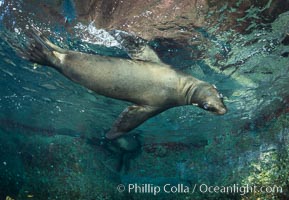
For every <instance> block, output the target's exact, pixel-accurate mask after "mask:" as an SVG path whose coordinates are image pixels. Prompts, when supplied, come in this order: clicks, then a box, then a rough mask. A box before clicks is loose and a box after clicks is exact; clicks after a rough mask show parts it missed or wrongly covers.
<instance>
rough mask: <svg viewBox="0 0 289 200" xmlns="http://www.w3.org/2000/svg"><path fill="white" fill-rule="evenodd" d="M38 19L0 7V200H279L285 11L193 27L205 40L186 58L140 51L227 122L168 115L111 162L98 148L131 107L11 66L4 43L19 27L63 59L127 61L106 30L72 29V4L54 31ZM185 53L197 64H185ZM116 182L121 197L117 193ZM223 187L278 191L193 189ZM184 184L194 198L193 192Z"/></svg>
mask: <svg viewBox="0 0 289 200" xmlns="http://www.w3.org/2000/svg"><path fill="white" fill-rule="evenodd" d="M44 2H46V1H44ZM47 2H48V1H47ZM47 2H46V3H47ZM269 2H270V1H269ZM47 4H48V5H51V6H55V5H56V4H57V3H56V2H54V3H51V2H50V3H47ZM268 5H269V6H270V4H268ZM41 9H42V8H41V7H40V8H38V9H36V8H35V7H33V4H28V3H27V2H26V3H25V1H5V0H0V11H1V12H0V23H1V24H0V43H1V46H0V70H1V74H0V83H1V84H0V91H1V96H0V102H1V104H0V199H5V198H6V197H8V196H9V197H11V198H13V199H148V198H155V199H177V198H178V199H242V198H245V197H246V198H248V199H254V198H255V199H257V198H261V199H288V198H289V193H288V192H289V190H288V188H289V184H288V170H289V168H288V167H287V164H286V163H287V161H289V158H288V150H289V143H288V141H289V137H288V134H289V131H288V130H289V129H288V128H289V121H288V120H289V119H288V117H289V115H288V111H289V110H288V96H289V90H288V85H289V82H288V80H289V73H288V70H289V60H288V53H289V46H288V37H289V36H288V33H289V12H285V11H284V12H282V13H280V14H279V15H278V16H276V17H274V19H272V20H271V21H266V20H264V23H263V24H256V23H255V22H254V20H252V19H254V17H256V16H257V14H259V12H261V10H260V9H255V8H253V7H252V8H251V9H250V10H249V11H248V12H247V17H244V18H243V19H242V20H247V21H248V22H251V23H252V24H251V26H249V27H250V29H249V30H247V31H246V32H243V33H237V32H236V31H233V30H227V31H224V32H216V31H215V30H216V28H218V26H219V25H218V24H217V25H215V26H214V27H208V28H206V29H205V28H204V29H203V28H202V29H196V30H194V31H197V32H199V33H200V34H201V35H202V36H203V37H204V38H206V39H207V41H208V42H206V43H201V44H200V45H198V46H194V45H192V46H191V47H190V48H189V49H190V50H191V51H188V49H187V48H184V47H181V46H178V45H175V44H174V43H173V42H170V41H167V42H164V41H162V40H154V41H149V44H150V45H151V46H152V47H153V48H154V49H155V50H156V51H157V53H158V54H159V55H160V58H161V59H162V60H163V61H164V62H166V63H168V64H170V65H172V66H173V67H174V68H176V69H179V70H182V71H184V72H186V73H188V74H191V75H193V76H195V77H197V78H199V79H202V80H204V81H207V82H209V83H211V84H215V85H217V87H218V89H219V90H220V91H221V92H222V93H223V95H224V97H225V98H224V101H225V104H226V105H227V107H228V113H227V114H226V115H224V116H215V115H212V114H210V113H207V112H205V111H203V110H201V109H198V108H195V107H191V106H184V107H179V108H173V109H170V110H168V111H166V112H164V113H161V114H160V115H158V116H156V117H154V118H152V119H150V120H149V121H147V122H145V123H144V124H143V125H141V126H140V127H138V128H137V129H135V130H133V131H132V132H131V133H130V135H129V136H128V138H130V139H131V138H132V140H136V138H134V137H133V136H132V135H137V140H139V142H140V143H141V146H137V149H135V150H134V151H133V152H120V151H118V153H115V151H113V150H111V149H107V148H106V145H101V144H100V141H99V139H100V138H101V137H102V136H103V134H104V133H105V131H107V130H108V129H109V128H110V127H111V125H112V123H113V122H114V120H115V119H116V118H117V116H118V115H119V113H120V112H121V111H122V110H123V109H124V108H125V107H127V106H128V105H130V103H129V102H122V101H118V100H114V99H110V98H106V97H102V96H100V95H97V94H95V93H93V92H92V91H90V90H88V89H86V88H84V87H82V86H80V85H78V84H75V83H73V82H71V81H70V80H68V79H66V78H65V77H63V76H62V75H61V74H60V73H58V72H57V71H55V70H53V69H51V68H49V67H47V66H40V65H35V64H33V63H30V62H28V61H26V60H24V59H22V58H20V57H19V56H18V55H17V54H16V53H15V52H14V50H13V48H12V47H11V46H9V45H8V41H7V38H8V37H7V33H8V35H9V38H10V40H13V41H17V42H18V43H21V42H25V37H24V32H23V29H25V26H26V25H27V23H29V24H34V25H35V26H37V27H38V28H39V29H40V30H41V31H43V32H44V33H45V35H47V37H48V38H49V39H50V40H51V41H53V42H54V43H56V44H58V45H60V46H61V47H64V48H69V49H71V50H76V51H82V52H87V53H92V54H100V55H106V56H115V57H122V58H126V59H128V58H129V56H128V53H127V52H126V50H127V49H125V48H124V47H123V45H122V43H120V42H119V41H117V40H116V39H115V38H114V37H113V36H114V35H113V34H112V32H108V31H106V30H103V29H100V28H98V27H95V26H94V25H93V23H91V24H85V23H81V22H80V21H78V19H77V13H76V10H75V7H74V4H73V1H70V0H67V1H62V3H61V6H60V9H61V15H62V17H63V18H64V19H65V20H64V21H63V20H59V21H54V22H50V23H49V22H48V21H49V19H48V18H47V17H46V18H43V16H42V13H41ZM129 45H130V44H129ZM131 46H133V45H131ZM194 49H195V50H196V51H197V50H201V51H200V52H202V54H204V56H202V59H195V57H194V52H195V51H194ZM216 55H217V56H216ZM218 56H219V57H218ZM188 57H189V59H188ZM220 57H221V58H222V59H220ZM119 184H123V186H124V187H125V189H126V191H125V192H119V191H118V190H117V189H118V188H117V186H118V185H119ZM129 184H139V185H140V186H143V185H142V184H151V185H150V186H151V187H152V188H153V189H155V188H158V187H160V188H161V189H163V186H164V185H165V184H171V185H178V184H183V185H184V186H187V187H188V188H189V190H190V193H189V194H187V193H185V192H181V191H178V192H175V193H174V192H170V193H166V192H165V191H162V192H160V194H157V195H154V194H152V193H149V192H148V194H142V193H145V192H140V191H138V192H135V191H134V190H132V192H131V193H129V192H128V191H127V190H128V186H129ZM234 184H235V185H236V184H238V185H239V186H246V185H250V186H256V187H258V188H260V187H262V186H265V187H272V188H273V186H278V187H282V192H276V191H275V192H272V191H271V192H267V193H253V192H247V193H246V194H245V195H243V194H242V192H240V191H239V192H236V191H234V192H228V193H225V192H223V193H222V192H208V191H206V192H204V190H202V187H205V186H204V185H208V186H220V187H221V186H233V185H234ZM195 186H196V188H197V190H198V192H192V191H193V189H194V188H195ZM203 189H204V188H203Z"/></svg>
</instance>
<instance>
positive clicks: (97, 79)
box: [18, 29, 226, 139]
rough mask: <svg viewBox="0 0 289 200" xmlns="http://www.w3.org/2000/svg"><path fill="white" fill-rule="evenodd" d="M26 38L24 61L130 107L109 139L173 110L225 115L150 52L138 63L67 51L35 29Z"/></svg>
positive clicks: (208, 94) (201, 89)
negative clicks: (194, 108)
mask: <svg viewBox="0 0 289 200" xmlns="http://www.w3.org/2000/svg"><path fill="white" fill-rule="evenodd" d="M28 38H30V41H29V42H30V45H29V46H27V48H26V49H23V48H20V49H18V50H20V54H21V55H22V57H24V58H26V59H28V60H30V61H32V62H36V63H39V64H43V65H47V66H51V67H53V68H55V69H56V70H58V71H59V72H61V73H62V74H63V75H65V76H66V77H68V78H69V79H71V80H73V81H75V82H77V83H79V84H81V85H83V86H84V87H87V88H89V89H91V90H93V91H94V92H96V93H97V94H100V95H104V96H107V97H111V98H115V99H120V100H125V101H129V102H132V103H134V105H132V106H129V107H127V108H126V109H125V110H124V111H123V112H122V113H121V114H120V116H119V118H118V119H117V120H116V121H115V123H114V125H113V126H112V128H111V130H110V131H109V132H108V133H107V134H106V137H107V138H108V139H115V138H118V137H120V136H121V135H123V134H125V133H127V132H129V131H131V130H132V129H134V128H136V127H137V126H139V125H140V124H142V123H143V122H144V121H146V120H147V119H149V118H151V117H153V116H155V115H157V114H159V113H161V112H163V111H165V110H167V109H169V108H172V107H175V106H182V105H197V106H199V107H201V108H203V109H205V110H208V111H211V112H213V113H216V114H220V115H222V114H225V113H226V107H225V105H224V103H223V98H222V95H221V94H220V93H219V92H218V91H217V89H216V88H215V87H214V86H213V85H211V84H209V83H206V82H204V81H201V80H198V79H196V78H194V77H192V76H190V75H187V74H184V73H182V72H179V71H176V70H174V69H172V68H171V67H170V66H169V65H166V64H164V63H162V62H161V61H160V60H159V58H158V57H157V56H155V55H154V53H153V52H152V51H150V50H149V48H145V50H146V51H148V53H146V52H145V53H144V54H143V55H145V56H146V61H140V60H130V59H122V58H113V57H105V56H99V55H91V54H86V53H81V52H76V51H70V50H65V49H62V48H60V47H58V46H56V45H54V44H53V43H51V42H50V41H49V40H48V39H46V38H45V37H43V36H42V34H41V33H40V32H38V31H37V30H35V29H32V32H30V33H28ZM148 55H149V56H148ZM138 56H139V55H138ZM140 57H142V55H141V56H140ZM147 57H149V58H150V57H152V60H151V61H149V60H147Z"/></svg>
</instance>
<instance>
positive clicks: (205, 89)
mask: <svg viewBox="0 0 289 200" xmlns="http://www.w3.org/2000/svg"><path fill="white" fill-rule="evenodd" d="M191 99H192V104H195V105H197V106H198V107H200V108H202V109H204V110H207V111H210V112H212V113H214V114H217V115H224V114H225V113H226V112H227V108H226V106H225V104H224V101H223V95H222V94H221V93H219V92H218V90H217V87H216V86H215V85H211V84H209V83H201V84H199V85H198V86H197V88H196V89H195V91H194V94H193V97H192V98H191Z"/></svg>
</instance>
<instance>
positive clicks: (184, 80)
mask: <svg viewBox="0 0 289 200" xmlns="http://www.w3.org/2000/svg"><path fill="white" fill-rule="evenodd" d="M179 83H180V85H179V88H180V90H181V91H180V94H182V97H181V99H182V100H181V101H180V103H181V105H192V104H193V103H197V102H194V101H193V99H192V98H193V96H194V93H195V91H196V89H197V87H198V85H199V84H200V83H202V81H201V80H198V79H196V78H194V77H191V76H188V75H183V76H181V77H180V80H179Z"/></svg>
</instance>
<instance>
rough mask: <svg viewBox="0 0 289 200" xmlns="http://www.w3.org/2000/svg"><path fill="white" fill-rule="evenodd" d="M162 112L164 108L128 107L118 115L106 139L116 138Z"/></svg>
mask: <svg viewBox="0 0 289 200" xmlns="http://www.w3.org/2000/svg"><path fill="white" fill-rule="evenodd" d="M164 110H165V109H164V108H160V107H152V106H138V105H133V106H129V107H127V108H126V109H125V110H124V111H123V112H122V113H121V114H120V115H119V117H118V119H117V120H116V121H115V123H114V125H113V127H112V128H111V129H110V131H109V132H108V133H107V134H106V137H107V138H108V139H115V138H118V137H120V136H121V135H123V134H125V133H127V132H129V131H131V130H132V129H134V128H136V127H137V126H139V125H140V124H142V123H143V122H144V121H146V120H147V119H149V118H150V117H152V116H154V115H157V114H159V113H161V112H162V111H164Z"/></svg>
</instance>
